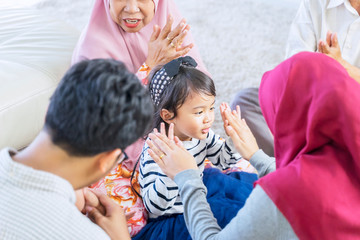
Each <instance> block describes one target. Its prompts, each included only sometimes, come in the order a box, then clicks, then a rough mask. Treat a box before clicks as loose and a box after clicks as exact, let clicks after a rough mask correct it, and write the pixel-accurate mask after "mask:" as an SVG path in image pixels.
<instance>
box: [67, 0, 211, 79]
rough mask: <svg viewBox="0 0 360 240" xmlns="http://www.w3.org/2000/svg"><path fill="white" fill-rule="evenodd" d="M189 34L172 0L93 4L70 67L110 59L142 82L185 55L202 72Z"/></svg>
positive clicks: (107, 0) (118, 0) (101, 0)
mask: <svg viewBox="0 0 360 240" xmlns="http://www.w3.org/2000/svg"><path fill="white" fill-rule="evenodd" d="M173 23H175V24H177V27H176V28H174V29H173V30H172V29H171V28H172V24H173ZM189 30H190V26H189V25H187V24H186V21H185V19H182V17H181V15H180V13H179V11H178V9H177V7H176V5H175V3H174V2H173V0H95V5H94V7H93V10H92V14H91V17H90V21H89V23H88V25H87V26H86V28H85V29H84V31H83V33H82V35H81V37H80V39H79V42H78V44H77V46H76V48H75V50H74V54H73V59H72V63H76V62H78V61H81V60H83V59H93V58H113V59H116V60H119V61H122V62H124V63H125V65H126V66H127V68H128V69H129V70H130V71H132V72H133V73H138V74H137V75H138V77H140V79H145V77H146V75H147V73H149V71H150V70H151V68H153V67H154V66H156V65H158V64H165V63H167V62H169V61H171V60H173V59H175V58H178V57H180V56H182V55H185V54H188V55H190V56H192V57H193V58H194V59H195V60H196V61H197V63H198V67H199V69H200V70H202V71H205V72H206V69H205V66H204V64H203V62H202V60H201V58H200V55H199V53H198V50H197V48H196V46H194V41H193V39H192V37H191V34H190V32H189ZM139 70H140V71H139Z"/></svg>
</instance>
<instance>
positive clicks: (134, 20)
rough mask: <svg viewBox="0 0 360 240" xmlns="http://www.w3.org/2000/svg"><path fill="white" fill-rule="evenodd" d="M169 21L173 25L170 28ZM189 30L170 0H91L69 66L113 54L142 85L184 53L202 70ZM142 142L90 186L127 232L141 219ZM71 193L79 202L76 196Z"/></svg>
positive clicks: (134, 230)
mask: <svg viewBox="0 0 360 240" xmlns="http://www.w3.org/2000/svg"><path fill="white" fill-rule="evenodd" d="M173 24H174V25H175V24H176V27H174V28H173V29H172V25H173ZM189 30H190V26H189V25H187V24H186V21H185V19H182V17H181V15H180V13H179V11H178V9H177V7H176V6H175V3H174V2H173V0H95V4H94V7H93V10H92V13H91V17H90V21H89V23H88V24H87V26H86V27H85V29H84V31H83V33H82V35H81V37H80V39H79V41H78V44H77V46H76V48H75V50H74V53H73V58H72V64H74V63H76V62H79V61H81V60H84V59H94V58H113V59H116V60H119V61H122V62H124V63H125V65H126V66H127V68H128V69H129V70H130V71H132V72H133V73H136V75H137V76H138V78H139V79H140V80H142V82H143V83H144V84H146V83H147V80H146V77H147V75H148V73H149V72H150V71H151V69H152V68H153V67H155V66H156V65H159V64H165V63H167V62H169V61H171V60H173V59H175V58H178V57H180V56H183V55H186V54H187V55H190V56H192V57H193V58H194V59H195V60H196V61H197V63H198V68H199V69H200V70H202V71H204V72H207V71H206V69H205V66H204V64H203V62H202V60H201V58H200V55H199V53H198V50H197V48H196V46H195V45H194V43H193V39H192V37H191V34H190V32H189ZM113 131H116V129H113ZM142 146H143V140H139V141H137V142H136V143H134V144H133V145H131V146H129V147H128V148H127V149H126V150H125V153H126V154H127V156H128V157H129V159H128V160H127V161H124V162H123V163H121V164H119V165H118V166H117V167H116V168H115V169H114V170H113V171H112V172H111V173H110V174H108V175H107V176H105V177H104V178H103V179H102V180H100V181H99V182H98V183H96V184H94V185H93V186H91V187H92V188H93V189H96V190H98V191H100V192H103V193H104V194H106V195H108V196H109V197H110V198H112V199H113V200H115V201H116V202H118V203H119V204H120V205H121V206H122V207H124V208H126V209H127V210H126V211H127V212H128V213H129V217H131V218H129V219H128V226H129V230H130V234H131V235H132V236H134V235H135V234H136V233H138V232H139V231H140V229H141V228H142V227H143V226H144V225H145V224H146V221H147V212H146V210H145V208H144V206H143V203H142V200H141V198H140V196H139V195H138V194H137V192H140V191H139V185H138V183H137V176H138V170H136V169H135V162H136V161H137V159H138V158H139V156H140V154H141V150H142ZM77 194H79V195H78V196H79V197H78V199H79V201H80V203H79V204H80V205H81V204H82V203H81V200H82V194H81V192H78V193H77ZM132 214H133V215H132Z"/></svg>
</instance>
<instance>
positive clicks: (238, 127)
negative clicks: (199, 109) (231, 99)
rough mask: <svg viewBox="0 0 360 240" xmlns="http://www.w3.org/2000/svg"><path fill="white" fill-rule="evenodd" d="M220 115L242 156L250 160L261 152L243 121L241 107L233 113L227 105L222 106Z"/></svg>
mask: <svg viewBox="0 0 360 240" xmlns="http://www.w3.org/2000/svg"><path fill="white" fill-rule="evenodd" d="M220 114H221V117H222V119H223V122H224V129H225V132H226V134H227V135H228V136H230V137H231V140H232V141H233V143H234V146H235V148H236V150H237V151H238V152H239V153H240V154H241V156H242V157H243V158H244V159H246V160H250V158H251V157H252V155H254V153H255V152H256V151H258V150H259V147H258V145H257V142H256V139H255V137H254V135H253V134H252V132H251V130H250V128H249V127H248V125H247V124H246V122H245V120H244V119H241V111H240V107H239V106H236V110H233V111H231V109H230V107H229V105H228V104H227V103H222V104H221V105H220Z"/></svg>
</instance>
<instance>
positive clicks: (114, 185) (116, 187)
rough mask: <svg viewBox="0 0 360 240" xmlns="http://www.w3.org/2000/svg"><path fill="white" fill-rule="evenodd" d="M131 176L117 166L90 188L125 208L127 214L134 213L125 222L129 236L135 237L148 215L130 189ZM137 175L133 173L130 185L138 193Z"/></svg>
mask: <svg viewBox="0 0 360 240" xmlns="http://www.w3.org/2000/svg"><path fill="white" fill-rule="evenodd" d="M131 174H132V171H131V170H129V169H127V168H126V167H125V166H122V164H119V165H118V166H117V167H116V168H114V169H113V170H112V171H111V172H110V173H109V174H108V175H107V176H106V177H104V178H103V179H101V180H100V181H99V182H97V183H95V184H93V185H91V186H90V187H91V188H93V189H96V190H98V191H100V192H102V193H104V194H106V195H107V196H109V197H110V198H111V199H113V200H114V201H115V202H117V203H118V204H119V205H120V206H121V207H123V208H127V209H126V211H127V212H135V215H134V216H133V217H132V218H130V219H129V220H128V222H127V223H128V229H129V232H130V235H131V236H135V235H136V234H137V233H138V232H139V231H140V230H141V229H142V228H143V227H144V226H145V225H146V221H147V217H148V215H147V211H146V209H145V207H144V204H143V201H142V199H141V198H140V197H138V196H137V194H136V193H135V192H134V191H133V189H132V188H131V184H130V180H131ZM138 175H139V172H138V171H135V173H134V177H133V180H132V184H133V187H134V189H135V190H136V191H137V192H138V193H140V186H139V183H138V181H137V178H138Z"/></svg>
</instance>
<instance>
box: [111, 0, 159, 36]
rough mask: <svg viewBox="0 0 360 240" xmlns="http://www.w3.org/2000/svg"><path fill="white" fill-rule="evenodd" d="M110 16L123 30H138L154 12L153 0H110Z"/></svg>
mask: <svg viewBox="0 0 360 240" xmlns="http://www.w3.org/2000/svg"><path fill="white" fill-rule="evenodd" d="M110 13H111V18H112V19H113V21H114V22H115V23H117V24H118V25H119V26H120V27H121V28H122V29H123V30H124V31H125V32H138V31H140V29H142V28H143V27H144V26H146V25H147V24H148V23H150V22H151V20H152V19H153V17H154V14H155V4H154V2H153V0H110Z"/></svg>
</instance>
